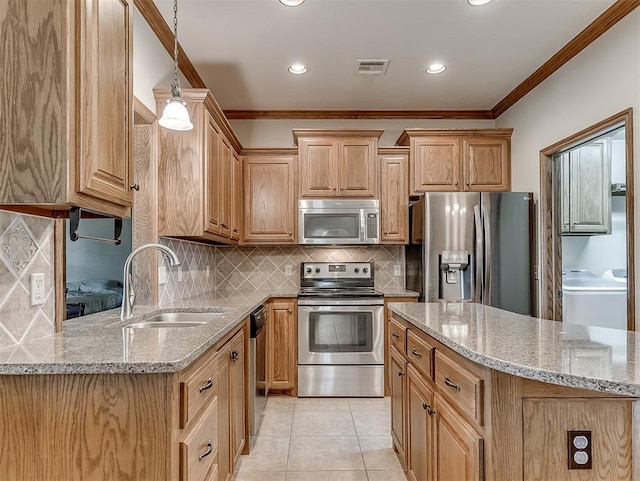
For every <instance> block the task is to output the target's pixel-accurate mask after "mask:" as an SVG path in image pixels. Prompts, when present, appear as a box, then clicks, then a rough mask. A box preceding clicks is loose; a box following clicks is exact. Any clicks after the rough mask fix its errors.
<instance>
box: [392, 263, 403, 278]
mask: <svg viewBox="0 0 640 481" xmlns="http://www.w3.org/2000/svg"><path fill="white" fill-rule="evenodd" d="M393 275H394V276H396V277H400V276H401V275H402V266H401V265H400V264H394V266H393Z"/></svg>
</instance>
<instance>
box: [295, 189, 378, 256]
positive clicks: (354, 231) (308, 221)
mask: <svg viewBox="0 0 640 481" xmlns="http://www.w3.org/2000/svg"><path fill="white" fill-rule="evenodd" d="M298 243H300V244H315V245H322V244H328V245H332V244H379V243H380V201H379V200H377V199H367V200H360V199H341V200H338V199H327V200H317V199H314V200H299V201H298Z"/></svg>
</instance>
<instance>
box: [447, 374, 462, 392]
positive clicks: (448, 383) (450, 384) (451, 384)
mask: <svg viewBox="0 0 640 481" xmlns="http://www.w3.org/2000/svg"><path fill="white" fill-rule="evenodd" d="M444 383H445V384H446V385H447V386H449V387H450V388H451V389H455V390H456V391H460V386H458V385H457V384H454V383H452V382H451V381H450V380H449V378H448V377H445V378H444Z"/></svg>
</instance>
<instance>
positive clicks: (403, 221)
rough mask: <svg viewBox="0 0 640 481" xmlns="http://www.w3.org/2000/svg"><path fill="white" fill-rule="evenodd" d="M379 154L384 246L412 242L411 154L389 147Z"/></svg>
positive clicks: (381, 238)
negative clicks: (410, 237)
mask: <svg viewBox="0 0 640 481" xmlns="http://www.w3.org/2000/svg"><path fill="white" fill-rule="evenodd" d="M378 151H379V152H380V222H381V229H380V230H381V232H382V233H381V237H380V242H381V243H382V244H406V243H407V242H408V239H409V222H408V219H409V153H408V152H407V151H405V150H404V149H402V150H395V149H390V148H385V149H379V150H378Z"/></svg>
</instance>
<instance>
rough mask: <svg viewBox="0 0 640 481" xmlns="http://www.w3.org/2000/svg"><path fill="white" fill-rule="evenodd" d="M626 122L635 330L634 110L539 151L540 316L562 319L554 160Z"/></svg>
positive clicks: (630, 320) (630, 317) (630, 313)
mask: <svg viewBox="0 0 640 481" xmlns="http://www.w3.org/2000/svg"><path fill="white" fill-rule="evenodd" d="M621 123H624V126H625V157H626V167H625V168H626V172H625V176H626V184H627V192H626V209H627V212H626V216H627V234H626V241H627V329H628V330H630V331H634V330H635V244H634V237H635V231H634V206H633V199H634V189H633V176H634V173H633V109H632V108H629V109H626V110H623V111H622V112H619V113H617V114H615V115H612V116H611V117H609V118H606V119H604V120H602V121H600V122H598V123H596V124H594V125H592V126H590V127H587V128H586V129H584V130H581V131H580V132H578V133H576V134H573V135H571V136H569V137H567V138H565V139H563V140H560V141H559V142H556V143H555V144H553V145H550V146H549V147H546V148H545V149H542V150H541V151H540V229H541V241H542V249H541V251H540V266H541V268H540V274H541V275H540V299H541V309H540V316H541V317H543V318H546V319H553V320H556V321H560V320H562V300H561V298H560V297H559V296H558V295H557V293H558V292H561V290H562V234H561V225H560V224H561V211H560V210H559V209H558V207H559V206H560V203H561V199H560V189H554V179H560V165H559V163H558V162H555V163H554V162H553V157H554V156H555V155H557V154H559V153H561V152H562V151H565V150H567V149H569V148H571V147H572V146H575V145H578V144H580V143H582V142H584V141H588V139H589V138H590V137H594V136H595V135H597V134H598V133H599V132H601V131H603V130H606V129H608V128H611V127H614V126H615V125H616V124H621Z"/></svg>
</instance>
